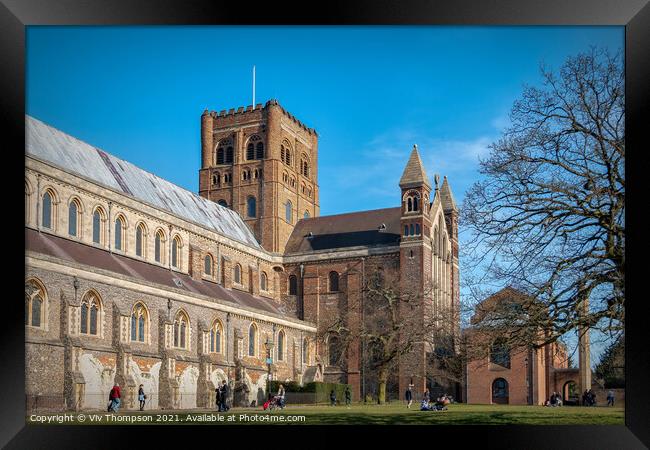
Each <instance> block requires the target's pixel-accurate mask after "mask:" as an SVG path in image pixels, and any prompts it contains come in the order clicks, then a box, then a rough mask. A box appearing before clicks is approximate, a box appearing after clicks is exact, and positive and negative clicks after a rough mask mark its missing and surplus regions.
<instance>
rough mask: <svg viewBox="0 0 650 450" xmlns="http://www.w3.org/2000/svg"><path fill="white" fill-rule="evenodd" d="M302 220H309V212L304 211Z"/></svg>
mask: <svg viewBox="0 0 650 450" xmlns="http://www.w3.org/2000/svg"><path fill="white" fill-rule="evenodd" d="M304 218H305V219H309V211H305V215H304Z"/></svg>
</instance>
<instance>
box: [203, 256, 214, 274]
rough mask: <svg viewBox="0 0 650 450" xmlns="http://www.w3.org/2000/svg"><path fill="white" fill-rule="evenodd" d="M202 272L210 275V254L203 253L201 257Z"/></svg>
mask: <svg viewBox="0 0 650 450" xmlns="http://www.w3.org/2000/svg"><path fill="white" fill-rule="evenodd" d="M203 273H204V274H205V275H207V276H209V277H211V276H212V255H205V258H204V259H203Z"/></svg>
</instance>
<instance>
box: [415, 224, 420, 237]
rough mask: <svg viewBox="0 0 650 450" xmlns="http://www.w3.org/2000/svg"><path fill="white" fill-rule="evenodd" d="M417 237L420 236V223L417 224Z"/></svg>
mask: <svg viewBox="0 0 650 450" xmlns="http://www.w3.org/2000/svg"><path fill="white" fill-rule="evenodd" d="M415 235H416V236H419V235H420V224H419V223H416V224H415Z"/></svg>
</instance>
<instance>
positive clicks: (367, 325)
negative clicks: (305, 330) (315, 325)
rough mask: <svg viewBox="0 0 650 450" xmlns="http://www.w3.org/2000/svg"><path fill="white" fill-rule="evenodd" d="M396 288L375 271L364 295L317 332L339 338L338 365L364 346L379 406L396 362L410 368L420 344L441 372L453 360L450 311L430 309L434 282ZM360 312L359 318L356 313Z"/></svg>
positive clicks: (395, 280) (386, 276) (394, 279)
mask: <svg viewBox="0 0 650 450" xmlns="http://www.w3.org/2000/svg"><path fill="white" fill-rule="evenodd" d="M399 285H400V283H399V278H398V275H395V274H384V273H383V272H379V271H378V272H375V273H374V274H373V275H372V276H370V277H369V278H368V279H367V280H366V282H365V284H364V286H363V295H362V296H359V298H358V300H354V299H352V300H348V302H351V303H348V305H347V308H345V311H344V312H343V313H342V314H340V315H337V316H336V317H335V318H334V319H332V322H331V323H329V324H328V325H327V326H326V327H325V328H324V330H323V332H322V333H321V334H322V335H328V336H332V335H334V336H337V344H338V345H339V346H340V348H339V352H337V354H338V355H340V361H338V362H339V363H340V362H343V358H344V355H345V354H346V353H348V352H349V350H350V348H351V347H352V346H353V345H358V344H359V343H362V345H363V346H364V351H363V352H361V358H362V364H364V365H365V367H366V368H367V369H368V370H369V371H370V372H372V373H373V374H376V379H377V384H378V393H377V394H378V401H379V403H385V401H386V387H387V384H388V380H389V377H390V376H391V375H392V374H397V373H398V370H399V364H400V363H402V364H408V360H409V356H410V355H411V352H412V351H413V350H414V349H415V348H416V346H418V345H424V346H425V348H426V349H427V350H428V353H430V354H433V353H434V350H435V351H436V352H437V353H436V354H439V355H440V357H441V358H440V360H439V364H438V366H436V369H437V370H438V371H439V372H440V373H441V371H442V370H443V368H444V367H446V366H447V364H449V363H448V362H443V359H444V360H445V361H451V360H452V355H455V352H454V341H453V338H452V335H451V334H452V333H453V330H454V329H455V327H454V325H453V324H454V323H455V322H454V321H455V318H454V317H455V316H454V314H453V312H452V311H450V310H449V309H448V308H444V307H440V308H436V307H435V306H434V303H433V300H432V294H433V291H434V288H435V285H434V283H428V285H427V286H425V288H424V289H422V290H412V291H402V290H400V288H399ZM361 310H363V314H359V313H360V312H361ZM357 314H359V316H362V317H363V321H362V322H357V321H358V320H360V319H359V316H357ZM354 324H356V325H354ZM321 337H323V336H321ZM443 348H444V350H443ZM429 362H430V363H432V361H429Z"/></svg>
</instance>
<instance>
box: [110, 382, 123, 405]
mask: <svg viewBox="0 0 650 450" xmlns="http://www.w3.org/2000/svg"><path fill="white" fill-rule="evenodd" d="M109 398H110V399H111V406H110V408H109V411H112V412H118V410H119V409H120V399H121V398H122V393H121V392H120V384H119V383H115V385H114V386H113V389H111V393H110V394H109Z"/></svg>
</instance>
